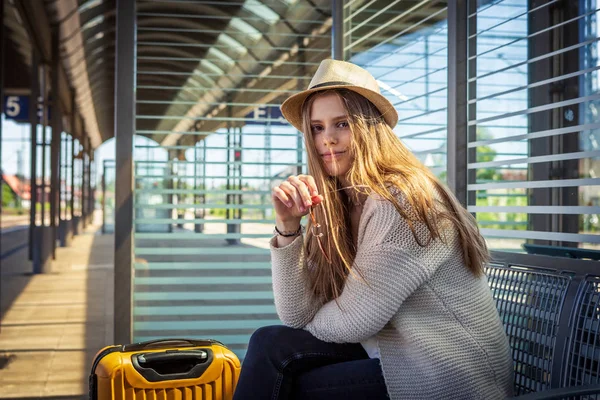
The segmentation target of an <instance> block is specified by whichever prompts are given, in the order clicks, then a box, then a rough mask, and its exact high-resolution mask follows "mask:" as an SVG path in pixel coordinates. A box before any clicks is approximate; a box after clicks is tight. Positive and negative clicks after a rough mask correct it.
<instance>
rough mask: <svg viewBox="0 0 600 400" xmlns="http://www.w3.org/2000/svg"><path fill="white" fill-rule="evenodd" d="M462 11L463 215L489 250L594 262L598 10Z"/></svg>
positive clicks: (521, 4)
mask: <svg viewBox="0 0 600 400" xmlns="http://www.w3.org/2000/svg"><path fill="white" fill-rule="evenodd" d="M469 7H470V15H469V20H468V37H469V45H468V60H469V64H468V65H469V71H468V83H469V85H468V87H469V93H468V135H469V142H470V143H469V147H470V149H471V152H470V153H469V160H468V161H469V164H468V169H469V178H468V179H469V181H468V183H469V185H468V190H469V207H468V208H469V210H470V211H473V212H476V213H477V214H476V216H477V221H478V223H479V224H480V226H481V228H482V230H483V233H484V235H485V236H486V237H487V238H488V243H489V245H490V247H491V248H492V249H496V250H507V251H516V252H528V253H534V254H553V255H559V256H560V255H562V256H576V257H585V258H588V257H591V258H594V257H598V256H597V255H595V254H594V253H591V252H590V253H587V254H583V253H577V252H574V251H573V248H575V247H579V248H581V249H589V250H594V249H598V248H599V243H600V240H599V236H598V235H597V234H596V233H597V231H598V226H599V225H598V213H599V211H600V207H598V205H599V204H598V202H599V191H598V185H599V184H600V180H599V179H598V178H597V176H598V172H599V171H598V156H599V154H598V151H597V150H598V144H597V140H598V134H599V130H598V128H599V127H600V125H599V123H598V115H597V114H598V112H597V107H598V99H599V98H600V94H599V93H598V69H599V68H600V64H598V58H597V54H598V39H599V36H598V28H597V23H596V18H597V10H596V4H595V2H594V1H578V2H577V1H575V2H570V3H569V6H568V7H566V6H565V7H560V6H556V5H555V4H554V2H545V3H536V5H535V6H532V5H531V4H530V2H528V1H526V0H504V1H501V2H493V3H484V4H482V3H481V2H478V3H475V2H470V6H469ZM549 246H551V248H550V247H549Z"/></svg>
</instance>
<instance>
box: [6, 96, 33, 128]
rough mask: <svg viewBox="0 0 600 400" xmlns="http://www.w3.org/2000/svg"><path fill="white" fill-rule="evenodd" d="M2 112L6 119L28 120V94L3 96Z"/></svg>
mask: <svg viewBox="0 0 600 400" xmlns="http://www.w3.org/2000/svg"><path fill="white" fill-rule="evenodd" d="M4 114H5V115H6V118H7V119H14V120H16V121H21V122H27V121H29V96H4Z"/></svg>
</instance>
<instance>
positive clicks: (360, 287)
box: [305, 200, 437, 343]
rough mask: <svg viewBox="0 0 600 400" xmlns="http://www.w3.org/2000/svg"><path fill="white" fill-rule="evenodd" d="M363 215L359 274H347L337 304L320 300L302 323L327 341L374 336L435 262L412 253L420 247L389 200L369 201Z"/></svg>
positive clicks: (354, 340)
mask: <svg viewBox="0 0 600 400" xmlns="http://www.w3.org/2000/svg"><path fill="white" fill-rule="evenodd" d="M363 218H365V219H366V220H365V221H364V223H363V221H361V224H360V225H361V227H360V228H361V231H362V232H361V233H359V247H358V250H357V253H356V257H355V259H354V266H355V267H357V268H358V270H359V271H360V274H359V273H357V272H354V273H351V274H350V275H349V276H348V278H347V280H346V284H345V286H344V290H343V291H342V294H341V295H340V296H339V297H338V298H337V302H336V301H335V300H334V301H330V302H328V303H326V304H324V305H323V306H322V307H321V308H320V309H319V311H318V312H317V313H316V314H315V315H314V317H313V319H312V320H311V321H310V322H309V323H308V324H307V325H306V326H305V329H306V330H308V331H309V332H310V333H312V334H313V335H314V336H315V337H317V338H319V339H321V340H323V341H326V342H336V343H358V342H362V341H365V340H366V339H368V338H370V337H371V336H373V335H375V334H377V333H378V332H379V331H380V330H381V329H382V328H383V327H384V326H385V325H386V324H387V323H388V322H389V321H390V319H391V318H392V317H393V316H394V315H395V314H396V312H397V311H398V308H399V307H400V305H401V304H402V303H403V302H404V300H406V299H407V298H408V297H409V296H410V295H411V294H412V293H413V292H414V291H416V290H417V288H418V287H419V286H421V285H422V284H423V283H425V282H426V281H427V280H428V279H429V278H430V277H431V276H432V275H433V273H434V270H435V266H436V265H437V263H436V262H433V261H431V262H430V260H422V259H421V258H420V257H418V256H416V254H417V253H418V252H419V246H418V245H417V244H416V241H415V239H414V237H413V235H412V232H411V230H410V228H409V226H408V224H407V223H406V221H405V220H404V219H403V218H402V217H401V215H400V214H399V213H398V212H397V210H396V209H395V208H394V206H393V205H392V204H391V203H390V202H388V201H381V200H376V201H373V202H372V207H370V209H369V210H368V211H367V209H365V213H364V215H363ZM360 239H362V240H360ZM353 269H354V268H353Z"/></svg>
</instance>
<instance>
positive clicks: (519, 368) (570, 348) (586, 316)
mask: <svg viewBox="0 0 600 400" xmlns="http://www.w3.org/2000/svg"><path fill="white" fill-rule="evenodd" d="M596 273H599V275H600V270H598V271H597V272H596ZM486 274H487V277H488V283H489V285H490V289H491V291H492V295H493V297H494V299H495V300H496V306H497V308H498V313H499V315H500V319H501V320H502V322H503V323H504V328H505V331H506V334H507V336H508V338H509V342H510V346H511V349H512V356H513V360H514V368H515V395H516V396H518V398H519V399H522V400H533V399H562V398H578V397H580V396H584V397H583V398H586V399H591V398H596V396H595V395H594V394H596V393H600V329H599V328H600V276H595V275H590V274H589V273H587V274H586V273H576V272H573V271H561V270H554V269H542V268H536V267H530V266H526V265H515V264H513V263H510V264H508V263H507V264H499V263H492V264H491V265H490V266H488V267H487V268H486Z"/></svg>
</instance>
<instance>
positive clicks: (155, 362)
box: [89, 339, 241, 400]
mask: <svg viewBox="0 0 600 400" xmlns="http://www.w3.org/2000/svg"><path fill="white" fill-rule="evenodd" d="M240 369H241V366H240V361H239V359H238V358H237V357H236V355H235V354H234V353H233V352H232V351H231V350H229V349H228V348H227V347H225V346H224V345H223V344H221V343H220V342H217V341H215V340H188V339H168V340H155V341H149V342H142V343H134V344H129V345H124V346H121V345H119V346H109V347H105V348H104V349H102V350H100V352H99V353H98V354H97V355H96V358H95V360H94V363H93V366H92V372H91V374H90V379H89V398H90V400H134V399H135V400H140V399H144V400H146V399H156V400H158V399H164V400H188V399H190V400H191V399H202V400H228V399H231V398H233V392H234V390H235V385H236V384H237V380H238V377H239V374H240Z"/></svg>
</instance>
